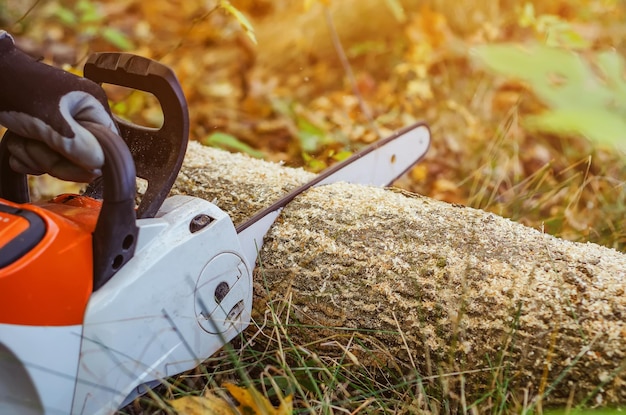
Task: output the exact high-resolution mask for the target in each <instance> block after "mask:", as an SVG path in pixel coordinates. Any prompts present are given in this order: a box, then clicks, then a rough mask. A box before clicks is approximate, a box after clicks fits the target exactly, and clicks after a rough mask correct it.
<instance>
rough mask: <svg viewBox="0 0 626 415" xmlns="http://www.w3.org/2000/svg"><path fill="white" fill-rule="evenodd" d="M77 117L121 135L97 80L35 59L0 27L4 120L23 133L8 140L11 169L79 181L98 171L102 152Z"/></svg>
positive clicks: (0, 101) (0, 109)
mask: <svg viewBox="0 0 626 415" xmlns="http://www.w3.org/2000/svg"><path fill="white" fill-rule="evenodd" d="M79 121H93V122H96V123H99V124H103V125H105V126H107V127H108V128H110V129H111V130H112V131H114V132H115V133H116V134H119V132H118V130H117V127H116V126H115V123H114V121H113V118H112V116H111V112H110V109H109V106H108V104H107V99H106V95H105V93H104V91H103V90H102V88H101V87H100V86H99V85H98V84H96V83H95V82H92V81H90V80H88V79H85V78H80V77H78V76H75V75H73V74H71V73H69V72H65V71H63V70H61V69H57V68H54V67H52V66H49V65H46V64H44V63H41V62H37V61H35V60H34V59H32V58H30V57H29V56H28V55H26V54H25V53H24V52H22V51H20V50H19V49H17V48H16V47H15V44H14V43H13V38H12V37H11V36H10V35H9V34H8V33H7V32H5V31H2V30H0V125H3V126H5V127H6V128H7V129H9V130H10V131H12V132H14V133H17V134H19V135H20V136H22V137H20V138H14V139H11V140H10V141H9V142H8V148H9V152H10V153H11V159H10V165H11V168H12V169H13V170H15V171H17V172H20V173H26V174H42V173H48V174H50V175H52V176H55V177H58V178H60V179H63V180H71V181H76V182H89V181H91V180H92V179H93V178H95V177H97V176H99V175H100V174H101V173H102V171H101V169H102V165H103V163H104V153H103V152H102V148H101V147H100V145H99V144H98V142H97V140H96V138H95V137H94V136H93V134H91V133H90V132H89V131H88V130H87V129H85V128H84V127H82V126H81V125H80V124H79Z"/></svg>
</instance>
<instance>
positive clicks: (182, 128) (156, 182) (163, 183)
mask: <svg viewBox="0 0 626 415" xmlns="http://www.w3.org/2000/svg"><path fill="white" fill-rule="evenodd" d="M84 73H85V77H86V78H89V79H91V80H92V81H94V82H97V83H99V84H103V83H107V84H112V85H119V86H123V87H127V88H131V89H138V90H141V91H144V92H149V93H151V94H153V95H154V96H155V97H156V98H157V99H158V100H159V103H160V104H161V109H162V110H163V116H164V121H163V125H162V126H161V128H159V129H154V128H147V127H142V126H138V125H135V124H131V123H128V122H126V121H124V120H121V119H119V118H117V117H116V121H117V124H118V127H119V129H120V135H121V136H122V138H124V140H125V141H126V144H128V147H129V148H130V152H131V154H132V155H133V159H134V161H135V168H136V170H137V176H138V177H141V178H143V179H145V180H147V182H148V188H147V190H146V192H145V194H144V195H143V197H142V199H141V203H140V204H139V208H138V209H137V217H138V218H147V217H153V216H154V215H155V214H156V212H157V211H158V210H159V208H160V207H161V204H162V203H163V201H164V200H165V198H166V197H167V195H168V194H169V192H170V189H171V188H172V185H173V184H174V181H175V180H176V177H177V175H178V172H179V170H180V167H181V165H182V163H183V158H184V156H185V151H186V150H187V142H188V139H189V114H188V109H187V101H186V100H185V96H184V94H183V91H182V88H181V86H180V83H179V82H178V79H177V78H176V75H175V74H174V72H173V71H172V70H171V69H170V68H168V67H167V66H165V65H163V64H161V63H159V62H157V61H153V60H151V59H147V58H144V57H141V56H137V55H132V54H129V53H114V52H111V53H109V52H107V53H95V54H93V55H91V56H90V57H89V59H88V60H87V63H86V64H85V68H84ZM100 187H101V185H100V184H99V182H96V183H92V184H91V185H90V186H89V188H88V189H87V195H88V196H98V195H99V194H100V193H101V190H102V189H101V188H100Z"/></svg>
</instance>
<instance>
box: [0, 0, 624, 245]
mask: <svg viewBox="0 0 626 415" xmlns="http://www.w3.org/2000/svg"><path fill="white" fill-rule="evenodd" d="M625 8H626V5H625V4H624V2H623V1H619V0H570V1H565V0H555V1H551V2H540V1H536V0H533V1H528V0H500V1H493V0H477V1H469V0H461V1H454V2H453V1H451V0H422V1H417V0H359V1H358V2H353V1H346V0H326V1H321V0H301V1H293V0H232V1H230V2H228V1H224V0H206V1H182V0H177V1H170V0H151V1H149V2H146V1H140V0H115V1H114V0H100V1H97V0H50V1H45V0H39V1H36V0H33V1H19V0H0V25H1V27H2V28H3V29H6V30H8V31H10V32H11V33H13V34H14V35H15V36H16V38H17V41H18V44H19V45H20V47H22V48H23V49H25V50H27V51H28V52H29V53H31V54H33V55H35V56H38V57H43V59H45V60H46V61H48V62H50V63H52V64H55V65H59V66H63V67H65V68H67V69H70V70H74V71H80V68H82V64H83V62H84V61H85V59H86V57H87V56H88V55H89V54H90V53H91V52H95V51H103V50H111V49H113V50H125V51H130V52H133V53H137V54H141V55H144V56H148V57H151V58H155V59H158V60H160V61H161V62H163V63H165V64H167V65H170V66H172V67H173V69H174V70H175V71H176V73H177V74H178V76H179V78H180V80H181V82H182V84H183V86H184V88H185V93H186V96H187V99H188V102H189V108H190V115H191V126H192V131H191V134H192V139H195V140H199V141H201V142H203V143H205V144H207V145H213V146H218V147H222V148H226V149H229V150H231V151H243V152H246V153H249V154H251V155H253V156H255V157H263V158H265V159H267V160H273V161H282V162H285V163H286V164H287V165H291V166H304V167H305V168H308V169H310V170H313V171H319V170H321V169H323V168H325V167H326V166H328V165H329V164H332V163H333V162H335V161H336V160H339V159H342V158H345V157H346V156H347V155H349V154H350V152H352V151H355V150H357V149H358V148H360V147H362V146H364V145H366V144H368V143H370V142H372V141H374V140H377V139H378V138H380V137H382V136H386V135H388V134H390V133H391V132H392V131H394V130H396V129H399V128H401V127H404V126H407V125H409V124H411V123H414V122H416V121H419V120H425V121H427V122H428V123H429V124H430V125H431V128H432V132H433V140H434V141H433V146H432V148H431V150H430V152H429V154H428V157H427V159H426V161H425V162H424V163H422V164H420V165H419V166H417V167H416V168H415V169H414V170H413V171H411V172H410V173H409V174H408V175H407V176H406V177H404V178H402V179H401V180H399V181H398V183H397V185H398V186H401V187H403V188H405V189H408V190H410V191H416V192H419V193H422V194H425V195H428V196H430V197H434V198H437V199H441V200H445V201H448V202H453V203H462V204H466V205H469V206H473V207H477V208H481V209H485V210H489V211H493V212H495V213H498V214H500V215H503V216H506V217H510V218H512V219H513V220H516V221H519V222H521V223H524V224H526V225H529V226H532V227H534V228H537V229H540V230H543V231H545V232H549V233H551V234H554V235H557V236H560V237H564V238H567V239H571V240H577V241H593V242H598V243H601V244H603V245H606V246H609V247H613V248H616V249H619V250H624V248H625V247H626V230H625V229H626V226H625V223H624V216H625V215H624V210H625V207H626V191H625V185H624V183H625V180H626V167H625V162H624V160H625V159H624V153H623V152H622V150H620V148H624V147H625V146H624V143H625V141H624V140H625V139H624V134H625V133H624V122H625V121H624V119H623V117H624V115H625V112H626V97H625V93H626V87H625V84H624V82H625V81H624V66H623V65H624V64H623V56H624V54H625V52H626V51H625V40H626V27H625V26H624V25H623V21H624V12H625ZM111 95H112V98H113V99H114V100H115V101H117V102H118V104H117V105H118V106H117V111H118V112H119V113H121V115H123V116H125V117H127V118H130V119H133V120H135V121H137V122H142V123H145V124H148V125H158V124H159V123H160V121H161V120H160V118H159V116H158V114H156V113H157V112H158V110H155V104H154V103H153V102H151V101H150V100H149V99H148V98H141V97H138V98H137V97H135V98H130V97H129V94H128V92H127V91H126V92H124V93H122V92H118V93H116V92H115V91H113V92H112V93H111ZM131 95H132V94H131ZM157 107H158V106H157Z"/></svg>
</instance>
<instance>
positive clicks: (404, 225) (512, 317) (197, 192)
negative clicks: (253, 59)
mask: <svg viewBox="0 0 626 415" xmlns="http://www.w3.org/2000/svg"><path fill="white" fill-rule="evenodd" d="M310 177H312V175H311V174H310V173H306V172H304V171H302V170H299V169H289V168H285V167H282V166H279V165H277V164H270V163H265V162H262V161H258V160H253V159H250V158H248V157H246V156H242V155H233V154H229V153H225V152H221V151H218V150H214V149H209V148H204V147H201V146H200V145H197V144H195V143H192V144H191V145H190V149H189V151H188V155H187V158H186V160H185V164H184V166H183V169H182V171H181V174H180V176H179V178H178V181H177V182H176V184H175V189H174V192H175V193H183V194H191V195H194V196H197V197H202V198H204V199H207V200H212V201H214V202H215V203H216V204H217V205H218V206H220V207H221V208H222V209H224V210H225V211H226V212H228V213H229V214H230V215H231V217H233V219H234V221H235V223H239V222H241V221H243V220H244V219H245V218H247V217H249V216H250V215H251V214H252V213H254V212H255V211H256V210H258V209H260V208H262V207H265V206H267V205H269V204H270V202H272V201H273V200H275V199H277V198H278V197H279V196H280V195H282V194H284V193H285V192H287V191H288V190H290V189H291V188H293V187H295V186H297V185H299V184H301V183H303V182H305V181H307V180H308V179H309V178H310ZM260 257H261V260H262V264H263V266H262V274H263V278H262V281H261V277H260V275H258V276H257V277H256V283H255V284H256V286H255V306H254V307H255V310H256V311H257V313H259V314H262V313H264V311H265V309H266V307H267V304H268V302H270V301H276V299H280V298H283V297H284V296H286V295H287V294H288V295H289V298H290V305H291V307H292V309H293V313H292V315H291V321H290V323H291V325H289V335H290V336H291V337H292V338H293V339H294V341H296V342H301V344H308V343H311V342H315V341H316V339H318V340H319V339H322V338H327V337H329V336H331V337H332V336H334V335H337V333H339V332H340V331H341V330H355V331H356V332H359V331H367V332H368V333H370V335H371V336H373V338H374V340H375V341H378V342H379V343H380V344H383V345H384V347H385V348H386V349H387V350H388V352H389V355H391V356H395V357H396V358H397V359H399V360H400V361H402V362H404V363H405V364H406V367H407V368H409V369H411V370H413V372H415V369H417V373H418V374H419V375H421V376H423V377H424V378H427V379H433V378H438V377H440V378H441V379H444V378H445V379H446V381H445V385H444V384H443V383H441V384H440V385H443V386H442V387H441V389H442V390H443V391H444V393H447V394H451V393H457V394H458V393H460V392H459V391H460V389H459V388H462V389H463V390H462V393H463V394H464V395H465V396H467V397H474V398H476V397H479V396H481V394H483V393H484V392H485V391H487V390H489V388H493V385H494V384H495V383H496V382H499V381H500V382H502V381H506V382H509V385H508V391H510V393H513V394H517V395H518V398H519V399H523V396H522V395H523V394H524V393H526V394H527V396H529V397H531V398H532V397H539V396H544V398H543V402H544V403H546V404H564V403H566V402H568V401H569V402H570V403H572V402H573V403H575V404H576V403H580V402H583V401H586V402H588V403H594V404H618V403H621V404H624V403H626V323H624V320H626V255H624V254H622V253H620V252H617V251H615V250H611V249H608V248H604V247H601V246H598V245H595V244H591V243H587V244H581V243H572V242H568V241H564V240H561V239H558V238H554V237H552V236H549V235H546V234H543V233H541V232H539V231H537V230H534V229H531V228H528V227H524V226H522V225H520V224H517V223H514V222H512V221H509V220H507V219H504V218H501V217H499V216H496V215H494V214H491V213H486V212H483V211H480V210H475V209H471V208H467V207H463V206H458V205H450V204H446V203H443V202H439V201H435V200H431V199H428V198H426V197H421V196H418V195H413V194H407V193H405V192H402V191H399V190H395V191H394V190H384V189H377V188H368V187H363V186H357V185H348V184H334V185H328V186H323V187H319V188H315V189H311V190H309V191H307V192H306V193H305V194H303V195H302V196H300V197H298V198H296V199H295V200H294V201H293V202H292V203H290V204H289V205H288V206H287V207H286V208H285V209H284V211H283V212H282V214H281V216H280V217H279V219H278V221H277V222H276V224H275V225H274V226H273V228H272V229H271V230H270V233H269V234H268V236H267V238H266V243H265V245H264V247H263V250H262V252H261V253H260ZM294 323H295V324H294ZM298 325H300V326H301V327H300V328H299V327H298ZM319 353H322V351H320V352H319ZM352 353H353V354H354V355H356V356H357V358H359V364H362V365H368V364H371V365H379V366H380V365H383V366H384V365H385V363H384V361H382V362H381V360H380V359H369V360H368V358H367V356H361V357H359V356H358V351H356V350H352ZM409 369H407V370H409ZM453 372H454V373H460V375H458V376H445V373H453ZM429 376H430V377H429ZM461 377H462V378H463V379H461Z"/></svg>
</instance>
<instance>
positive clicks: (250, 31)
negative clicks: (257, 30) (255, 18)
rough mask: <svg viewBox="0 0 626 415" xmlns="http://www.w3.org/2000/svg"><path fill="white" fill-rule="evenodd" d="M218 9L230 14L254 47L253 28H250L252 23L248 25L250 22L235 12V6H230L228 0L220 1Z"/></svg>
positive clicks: (255, 42) (238, 12)
mask: <svg viewBox="0 0 626 415" xmlns="http://www.w3.org/2000/svg"><path fill="white" fill-rule="evenodd" d="M220 8H222V9H224V10H225V11H226V12H227V13H229V14H231V15H232V16H233V17H234V18H235V20H237V21H238V22H239V24H240V25H241V28H242V29H243V31H244V32H246V35H248V37H249V38H250V40H251V41H252V43H254V44H255V45H256V44H257V41H256V36H255V34H254V27H252V23H250V20H248V18H247V17H246V16H245V15H244V14H243V13H241V12H240V11H239V10H237V8H236V7H235V6H233V5H232V4H230V1H228V0H220Z"/></svg>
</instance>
